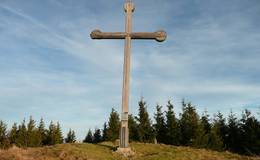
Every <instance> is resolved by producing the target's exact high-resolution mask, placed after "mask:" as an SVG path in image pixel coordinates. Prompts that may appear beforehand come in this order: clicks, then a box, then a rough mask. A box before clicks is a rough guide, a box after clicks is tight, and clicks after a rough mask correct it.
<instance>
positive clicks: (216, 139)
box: [207, 125, 224, 151]
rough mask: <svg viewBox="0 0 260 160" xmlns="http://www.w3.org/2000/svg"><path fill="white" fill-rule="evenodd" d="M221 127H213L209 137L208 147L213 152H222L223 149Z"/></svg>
mask: <svg viewBox="0 0 260 160" xmlns="http://www.w3.org/2000/svg"><path fill="white" fill-rule="evenodd" d="M218 127H219V126H217V125H213V126H212V128H211V130H210V133H209V136H208V146H207V148H210V149H212V150H217V151H222V150H223V149H224V148H223V140H222V138H221V134H220V129H219V128H218Z"/></svg>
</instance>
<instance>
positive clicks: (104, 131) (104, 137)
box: [102, 122, 108, 141]
mask: <svg viewBox="0 0 260 160" xmlns="http://www.w3.org/2000/svg"><path fill="white" fill-rule="evenodd" d="M107 140H108V135H107V123H106V122H105V123H104V125H103V134H102V141H107Z"/></svg>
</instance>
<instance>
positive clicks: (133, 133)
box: [128, 114, 139, 141]
mask: <svg viewBox="0 0 260 160" xmlns="http://www.w3.org/2000/svg"><path fill="white" fill-rule="evenodd" d="M137 127H138V125H137V123H136V121H135V119H134V117H133V115H131V114H129V115H128V128H129V141H138V140H139V137H138V128H137Z"/></svg>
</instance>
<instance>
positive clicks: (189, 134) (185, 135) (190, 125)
mask: <svg viewBox="0 0 260 160" xmlns="http://www.w3.org/2000/svg"><path fill="white" fill-rule="evenodd" d="M182 104H183V106H182V110H183V113H182V114H181V115H180V117H181V119H180V129H181V144H182V145H191V144H192V143H193V141H194V138H195V136H196V130H197V128H198V125H199V123H198V122H199V116H198V114H197V112H196V108H195V107H194V106H192V104H191V103H188V104H185V102H184V101H183V102H182Z"/></svg>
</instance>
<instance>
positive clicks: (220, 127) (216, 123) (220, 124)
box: [213, 112, 228, 149]
mask: <svg viewBox="0 0 260 160" xmlns="http://www.w3.org/2000/svg"><path fill="white" fill-rule="evenodd" d="M213 127H215V128H216V130H217V131H216V132H217V133H218V134H219V135H220V137H221V140H222V142H223V149H227V143H228V127H227V125H226V119H225V118H224V116H223V114H222V113H220V112H218V113H217V114H216V115H215V116H214V120H213Z"/></svg>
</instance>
